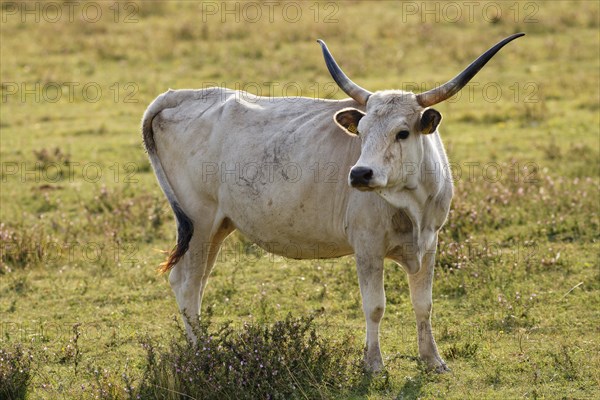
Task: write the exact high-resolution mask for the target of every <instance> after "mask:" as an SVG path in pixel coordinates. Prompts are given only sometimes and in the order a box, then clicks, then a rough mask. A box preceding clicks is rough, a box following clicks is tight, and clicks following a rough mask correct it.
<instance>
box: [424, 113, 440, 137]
mask: <svg viewBox="0 0 600 400" xmlns="http://www.w3.org/2000/svg"><path fill="white" fill-rule="evenodd" d="M441 121H442V114H440V112H439V111H438V110H435V109H433V108H428V109H427V110H425V112H423V114H421V122H420V123H419V131H421V133H422V134H424V135H429V134H430V133H433V132H435V130H436V129H437V127H438V125H439V124H440V122H441Z"/></svg>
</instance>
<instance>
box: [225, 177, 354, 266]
mask: <svg viewBox="0 0 600 400" xmlns="http://www.w3.org/2000/svg"><path fill="white" fill-rule="evenodd" d="M300 187H303V186H302V183H301V182H291V183H290V182H287V183H281V182H280V183H279V184H278V185H262V186H261V185H254V186H252V185H226V187H225V188H223V192H224V193H222V194H224V196H220V201H219V203H220V204H219V206H220V209H221V214H222V215H224V216H226V217H227V218H228V219H229V220H231V221H232V222H233V224H234V225H235V227H236V228H237V229H238V230H239V231H240V232H241V233H243V234H244V235H245V236H247V237H248V238H249V239H250V240H251V241H253V242H254V243H256V244H257V245H258V246H260V247H261V248H263V249H265V250H266V251H268V252H270V253H274V254H277V255H281V256H284V257H289V258H294V259H315V258H335V257H341V256H344V255H348V254H352V253H353V252H354V251H353V249H352V247H351V246H350V245H349V244H348V241H347V239H346V237H345V233H344V229H343V221H341V220H340V218H343V217H341V215H343V213H342V212H340V213H339V214H340V216H338V215H337V214H336V215H333V212H332V211H331V209H332V207H335V205H331V204H327V203H328V202H331V201H335V198H334V197H332V196H333V193H331V192H330V193H331V194H330V196H323V195H322V194H319V192H318V190H319V189H317V188H314V190H312V191H311V190H310V189H309V190H300V189H299V188H300ZM308 187H310V186H308Z"/></svg>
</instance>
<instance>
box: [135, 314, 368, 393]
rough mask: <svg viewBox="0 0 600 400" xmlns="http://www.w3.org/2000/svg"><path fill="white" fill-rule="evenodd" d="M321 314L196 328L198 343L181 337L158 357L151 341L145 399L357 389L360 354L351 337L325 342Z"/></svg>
mask: <svg viewBox="0 0 600 400" xmlns="http://www.w3.org/2000/svg"><path fill="white" fill-rule="evenodd" d="M313 320H314V317H301V318H292V317H291V316H290V315H288V316H287V318H286V319H285V320H283V321H278V322H275V323H274V324H273V325H270V326H262V325H258V324H244V325H243V327H242V328H241V329H237V330H236V329H234V328H233V327H232V326H231V324H230V323H227V324H224V325H222V326H221V327H220V328H219V329H218V330H216V331H214V332H211V331H210V330H209V326H208V324H206V323H200V324H196V325H195V327H194V332H195V335H196V336H197V338H198V340H197V342H196V343H195V344H193V343H191V342H189V341H187V340H176V341H174V342H172V343H171V344H170V347H169V349H168V350H167V351H165V352H163V353H160V354H159V353H158V352H157V349H156V348H155V347H154V345H153V344H152V343H150V342H149V341H145V342H144V346H145V348H146V350H147V365H146V371H145V374H144V377H143V379H142V382H141V384H140V387H139V394H138V395H139V396H140V397H141V398H167V399H176V398H184V397H185V398H189V397H188V396H191V397H193V398H201V399H227V398H233V399H293V398H329V397H331V394H332V393H336V394H341V393H344V392H345V391H348V390H349V389H351V388H352V387H353V386H355V385H356V384H357V383H358V382H359V380H360V378H361V376H362V368H361V367H360V350H359V349H357V348H356V347H353V346H351V345H349V343H351V342H350V341H348V340H342V341H333V340H329V339H325V338H323V337H320V336H319V335H318V334H317V333H316V329H315V326H314V323H313Z"/></svg>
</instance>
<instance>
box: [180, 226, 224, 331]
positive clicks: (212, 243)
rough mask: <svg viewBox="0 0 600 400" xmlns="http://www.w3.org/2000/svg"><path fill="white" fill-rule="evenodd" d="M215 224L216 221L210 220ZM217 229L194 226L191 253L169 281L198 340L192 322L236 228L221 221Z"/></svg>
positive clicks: (189, 328)
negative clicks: (225, 242) (222, 249)
mask: <svg viewBox="0 0 600 400" xmlns="http://www.w3.org/2000/svg"><path fill="white" fill-rule="evenodd" d="M210 222H211V224H212V223H213V221H210ZM215 222H216V224H213V226H206V225H204V226H202V225H199V226H196V224H195V226H194V236H193V237H192V240H191V241H190V245H189V250H188V251H187V253H186V254H185V255H184V256H183V257H182V259H181V260H180V261H179V262H178V263H177V264H176V265H175V266H174V267H173V269H172V270H171V273H170V275H169V282H170V284H171V288H172V289H173V292H175V297H176V299H177V305H178V306H179V310H180V311H181V313H182V314H183V315H184V324H185V328H186V331H187V334H188V337H189V338H190V339H192V340H194V341H195V339H196V337H195V335H194V334H193V331H192V327H191V325H190V322H193V321H195V320H197V318H198V317H199V315H200V306H201V304H202V295H203V292H204V288H205V286H206V282H207V281H208V276H209V275H210V271H211V270H212V267H213V265H214V262H215V260H216V257H217V254H218V252H219V248H220V245H221V243H222V241H223V240H224V239H225V237H227V235H228V234H229V233H231V231H232V228H231V227H230V226H229V225H230V224H229V225H228V224H224V223H223V221H221V220H217V221H215Z"/></svg>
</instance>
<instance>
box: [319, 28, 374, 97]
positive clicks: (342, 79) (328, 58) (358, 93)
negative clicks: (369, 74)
mask: <svg viewBox="0 0 600 400" xmlns="http://www.w3.org/2000/svg"><path fill="white" fill-rule="evenodd" d="M317 42H319V44H320V45H321V49H322V50H323V57H325V64H327V69H328V70H329V73H330V74H331V76H332V77H333V80H334V81H335V83H337V84H338V86H339V87H340V89H342V90H343V91H344V92H346V94H347V95H348V96H350V97H352V98H353V99H354V100H356V101H357V102H359V103H360V104H362V105H365V104H367V100H368V99H369V96H370V95H371V92H369V91H368V90H366V89H363V88H361V87H360V86H358V85H357V84H356V83H354V82H352V81H351V80H350V78H348V77H347V76H346V74H344V71H342V70H341V69H340V67H339V66H338V65H337V63H336V62H335V60H334V59H333V56H332V55H331V53H330V52H329V49H328V48H327V45H326V44H325V42H324V41H322V40H321V39H319V40H317Z"/></svg>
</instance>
